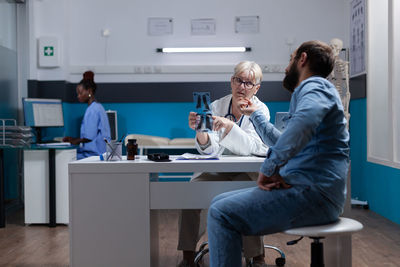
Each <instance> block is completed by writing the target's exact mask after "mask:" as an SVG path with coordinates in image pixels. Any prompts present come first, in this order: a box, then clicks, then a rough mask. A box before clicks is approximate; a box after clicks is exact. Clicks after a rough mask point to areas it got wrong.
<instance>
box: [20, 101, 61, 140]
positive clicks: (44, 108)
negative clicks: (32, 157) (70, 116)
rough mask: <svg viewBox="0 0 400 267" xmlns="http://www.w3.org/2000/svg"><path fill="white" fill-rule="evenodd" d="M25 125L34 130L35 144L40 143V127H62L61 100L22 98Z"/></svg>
mask: <svg viewBox="0 0 400 267" xmlns="http://www.w3.org/2000/svg"><path fill="white" fill-rule="evenodd" d="M22 104H23V109H24V118H25V125H26V126H31V127H34V128H35V129H36V142H37V143H40V142H41V132H40V129H41V128H42V127H63V126H64V116H63V110H62V102H61V99H45V98H23V99H22Z"/></svg>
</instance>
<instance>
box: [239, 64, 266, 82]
mask: <svg viewBox="0 0 400 267" xmlns="http://www.w3.org/2000/svg"><path fill="white" fill-rule="evenodd" d="M245 71H248V72H249V73H250V75H251V77H252V79H253V80H255V82H256V84H259V83H261V80H262V70H261V67H260V66H259V65H258V64H257V63H255V62H254V61H242V62H240V63H239V64H237V65H236V66H235V73H234V75H235V76H236V75H238V74H240V73H242V72H245Z"/></svg>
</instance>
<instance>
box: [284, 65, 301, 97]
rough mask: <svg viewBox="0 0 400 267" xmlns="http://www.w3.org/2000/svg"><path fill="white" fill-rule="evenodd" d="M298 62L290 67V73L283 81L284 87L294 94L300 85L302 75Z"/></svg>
mask: <svg viewBox="0 0 400 267" xmlns="http://www.w3.org/2000/svg"><path fill="white" fill-rule="evenodd" d="M296 63H297V62H296V61H295V62H293V64H292V66H290V69H289V71H288V72H287V73H286V76H285V78H284V79H283V87H285V88H286V89H287V90H289V91H290V92H292V93H293V91H294V89H295V88H296V86H297V84H298V83H299V77H300V73H299V70H298V69H297V67H296V66H297V64H296Z"/></svg>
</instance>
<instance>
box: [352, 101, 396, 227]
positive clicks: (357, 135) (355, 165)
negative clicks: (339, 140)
mask: <svg viewBox="0 0 400 267" xmlns="http://www.w3.org/2000/svg"><path fill="white" fill-rule="evenodd" d="M366 113H367V109H366V99H365V98H364V99H357V100H352V101H351V104H350V114H351V118H350V133H351V140H350V145H351V166H352V172H351V190H352V192H351V193H352V197H353V198H359V199H360V200H367V201H368V203H369V206H370V209H371V210H373V211H375V212H376V213H378V214H380V215H382V216H384V217H386V218H388V219H389V220H391V221H393V222H396V223H398V224H400V194H399V188H400V170H399V169H395V168H391V167H386V166H383V165H379V164H375V163H371V162H367V115H366Z"/></svg>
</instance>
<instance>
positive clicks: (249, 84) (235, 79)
mask: <svg viewBox="0 0 400 267" xmlns="http://www.w3.org/2000/svg"><path fill="white" fill-rule="evenodd" d="M232 81H233V82H234V83H235V84H236V85H238V86H240V85H242V84H243V85H244V88H245V89H246V90H251V89H253V87H254V86H256V85H257V84H254V83H252V82H249V81H243V80H242V79H240V78H239V77H236V76H232Z"/></svg>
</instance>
